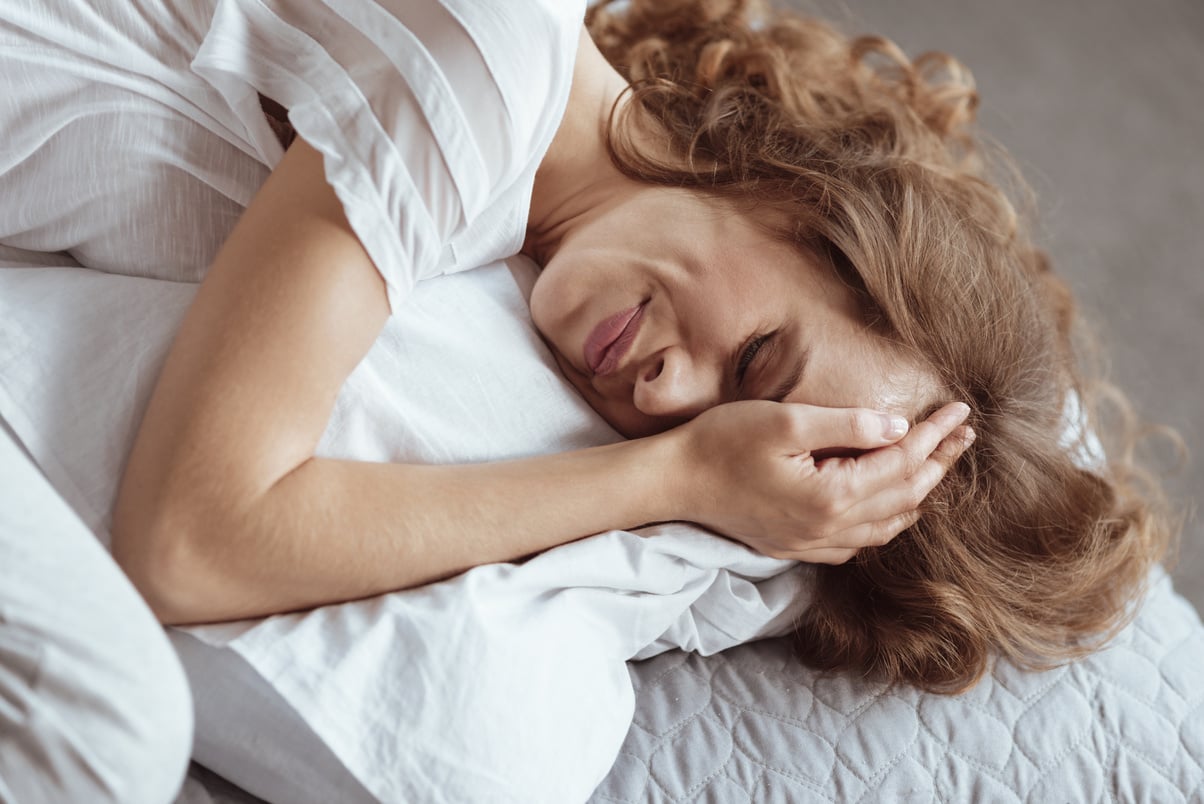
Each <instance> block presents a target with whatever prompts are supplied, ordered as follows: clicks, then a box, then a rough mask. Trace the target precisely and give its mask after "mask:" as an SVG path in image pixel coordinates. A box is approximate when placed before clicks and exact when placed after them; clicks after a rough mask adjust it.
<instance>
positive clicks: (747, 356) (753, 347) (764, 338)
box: [736, 330, 778, 386]
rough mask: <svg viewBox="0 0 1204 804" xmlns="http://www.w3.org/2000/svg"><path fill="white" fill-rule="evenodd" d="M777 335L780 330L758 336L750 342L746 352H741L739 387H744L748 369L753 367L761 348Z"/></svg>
mask: <svg viewBox="0 0 1204 804" xmlns="http://www.w3.org/2000/svg"><path fill="white" fill-rule="evenodd" d="M777 334H778V330H774V331H773V332H767V333H765V334H762V335H757V336H755V337H754V338H753V339H752V340H751V341H749V342H748V344H747V345H746V346H745V347H744V350H743V351H742V352H740V360H739V361H738V362H737V363H736V384H737V386H743V385H744V375H745V374H747V373H748V367H749V366H751V365H752V362H753V360H754V359H755V358H756V356H757V353H758V352H760V351H761V348H762V347H764V346H765V345H766V344H767V343H769V342H770V340H772V339H773V337H774V336H775V335H777Z"/></svg>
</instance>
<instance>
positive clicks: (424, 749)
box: [0, 258, 807, 803]
mask: <svg viewBox="0 0 1204 804" xmlns="http://www.w3.org/2000/svg"><path fill="white" fill-rule="evenodd" d="M510 269H513V270H510ZM534 273H535V267H534V265H533V264H532V263H531V262H529V261H528V260H525V259H523V258H515V259H513V260H511V261H510V265H509V268H508V266H507V265H506V264H495V265H492V266H488V267H485V268H482V269H478V270H475V271H469V272H464V273H458V274H454V275H449V276H445V277H441V278H438V279H435V280H431V281H428V282H423V283H420V284H419V285H418V286H417V288H416V289H415V291H414V294H413V296H412V298H411V299H410V301H409V302H407V304H406V306H405V307H404V308H402V310H401V311H399V312H400V313H401V314H399V315H395V316H393V317H392V318H391V319H390V321H389V323H388V325H387V326H386V329H385V331H384V333H383V334H382V336H381V338H380V339H379V340H378V342H377V343H376V345H375V346H374V347H373V349H372V350H371V351H370V352H369V354H368V355H367V357H366V358H365V359H364V361H363V363H361V365H360V366H359V367H358V368H357V369H356V370H355V372H353V373H352V375H351V377H350V378H349V379H348V381H347V383H346V385H345V386H344V388H343V389H342V392H341V393H340V396H339V398H338V400H337V402H336V407H335V412H334V414H333V416H332V418H331V421H330V424H329V427H328V428H327V431H326V433H325V435H324V436H323V439H322V441H321V444H320V446H319V453H320V454H323V455H329V456H341V457H349V458H360V459H366V460H382V461H385V460H393V461H403V460H410V461H439V462H453V461H481V460H496V459H501V458H507V457H517V456H520V455H530V454H536V453H543V452H552V451H557V450H563V449H571V448H574V447H579V446H587V445H591V444H598V443H606V442H610V441H614V440H616V439H617V436H616V435H615V433H614V432H613V431H612V430H611V429H610V428H609V427H608V426H607V425H606V424H605V423H604V422H602V421H601V419H600V418H598V417H597V415H596V414H595V413H594V412H593V411H592V410H590V408H589V407H588V406H587V405H586V404H585V403H584V402H583V401H582V400H581V399H580V397H579V396H577V395H576V393H575V392H574V391H573V390H572V388H571V386H570V385H569V384H568V383H567V382H566V381H565V380H564V379H563V378H562V377H561V376H560V374H559V371H558V370H557V368H556V364H555V360H554V358H553V357H552V356H551V354H550V352H548V351H547V349H546V347H544V345H543V344H542V342H541V341H540V339H539V337H538V335H537V333H536V332H535V330H534V327H533V325H532V324H531V321H530V318H529V315H528V313H527V308H526V300H525V298H524V289H529V287H530V285H531V283H532V281H533V279H534ZM516 277H517V278H518V279H519V280H520V281H519V282H517V283H516V281H515V279H516ZM194 290H195V288H194V287H193V286H191V285H187V284H181V283H169V282H162V281H156V280H151V279H145V278H132V277H123V276H112V275H105V274H100V273H98V272H95V271H87V270H81V269H71V268H30V269H19V268H9V269H5V270H0V365H2V366H4V367H5V370H4V372H3V375H2V376H3V379H2V381H0V416H3V417H4V418H5V419H6V420H8V421H9V422H10V423H11V424H12V425H13V427H14V429H16V430H17V431H18V433H19V434H20V435H21V437H22V438H23V440H25V442H26V443H27V444H28V445H29V447H30V450H31V452H33V454H34V457H35V458H36V459H37V460H38V461H39V463H40V464H41V465H42V466H43V467H44V469H45V471H46V472H47V474H48V475H49V476H50V478H51V480H52V482H53V483H54V484H55V486H56V487H58V488H59V489H60V490H61V491H62V493H63V494H64V496H65V497H67V498H68V499H69V500H70V501H71V502H72V504H73V505H75V506H76V507H77V509H78V510H80V511H81V512H82V513H83V514H84V517H85V519H86V520H88V522H89V524H90V525H92V526H93V527H94V528H95V529H96V530H97V532H98V534H100V535H102V536H103V535H104V532H105V528H106V526H107V517H108V509H109V506H110V505H111V502H112V499H113V495H114V494H115V491H116V484H117V481H118V479H119V477H120V472H121V467H122V465H123V463H124V459H125V454H126V451H127V450H128V447H129V443H130V440H131V439H132V436H133V433H134V430H135V427H136V424H137V421H138V419H139V417H140V412H141V410H142V409H143V407H144V405H145V403H146V401H147V397H148V395H149V393H150V390H151V387H152V384H153V379H154V377H155V376H156V374H157V371H158V366H159V364H160V363H161V361H162V359H163V357H164V355H165V352H166V348H167V345H168V342H169V340H170V336H171V333H172V332H174V329H175V326H176V324H177V322H178V320H179V317H180V315H181V314H182V312H183V311H184V310H185V309H186V307H187V304H188V302H189V301H190V300H191V297H192V294H193V292H194ZM38 335H40V337H35V336H38ZM533 503H534V501H533ZM498 527H499V528H505V527H513V525H512V524H511V523H505V522H499V523H498ZM447 538H449V539H454V538H456V535H455V534H454V533H449V534H447ZM805 580H806V575H805V570H803V569H802V568H800V567H798V565H794V564H792V563H790V562H784V561H778V560H774V559H769V558H766V557H764V556H759V555H757V554H755V553H753V552H751V551H749V550H747V549H746V548H744V547H743V546H741V545H738V544H736V543H734V542H730V541H728V540H725V539H721V538H719V537H716V536H714V535H711V534H709V533H706V532H704V531H702V530H700V529H698V528H694V527H690V526H687V525H680V524H670V525H663V526H658V527H655V528H649V529H646V530H643V531H640V532H639V533H628V532H617V531H616V532H611V533H606V534H601V535H598V536H593V537H590V538H588V539H584V540H581V541H579V542H575V543H572V544H568V545H564V546H562V547H559V548H557V549H554V550H551V551H548V552H546V553H544V554H542V555H539V556H537V557H535V558H533V559H531V560H529V561H527V562H526V563H524V564H521V565H515V564H500V565H489V566H484V567H479V568H477V569H475V570H472V571H471V572H468V573H466V574H464V575H461V576H459V577H457V578H453V579H451V580H448V581H446V582H443V583H439V584H435V585H432V586H429V587H424V588H421V589H415V590H411V591H406V592H400V593H394V594H389V595H383V596H380V597H377V598H373V599H370V600H365V601H359V602H355V603H348V604H343V605H338V606H328V607H325V608H322V609H318V610H316V611H313V612H308V613H304V614H290V615H284V616H277V617H270V618H268V619H266V620H263V621H256V622H241V623H231V624H225V625H217V626H208V627H202V628H195V629H189V630H190V632H191V633H192V634H193V635H195V636H197V637H199V638H201V639H203V640H205V641H207V642H208V643H210V644H212V645H215V646H228V647H229V648H230V649H232V650H234V651H236V652H237V653H239V654H240V655H241V656H242V657H243V658H244V659H245V660H246V662H247V663H249V664H250V665H251V666H252V667H253V668H254V669H255V670H256V671H257V672H258V673H259V674H260V675H261V676H262V677H263V678H264V679H266V680H267V681H268V683H269V684H271V685H272V686H273V687H274V688H275V690H276V692H277V693H279V695H280V696H281V697H282V698H283V699H284V700H285V701H287V703H288V705H289V706H291V707H292V708H293V709H294V710H295V711H296V712H297V713H298V714H300V716H301V717H302V718H303V719H304V720H305V722H306V723H307V724H308V726H309V728H310V729H312V731H313V732H314V733H315V734H317V735H318V736H319V738H320V739H321V740H322V741H323V742H324V743H325V744H326V745H327V746H328V747H329V748H330V749H331V751H332V752H333V753H334V755H335V756H336V757H337V758H338V759H339V760H340V761H341V762H342V763H343V764H344V765H345V766H346V767H347V768H348V770H349V771H350V772H351V773H352V775H354V776H355V778H356V779H357V780H358V781H359V782H360V783H361V784H362V785H363V786H364V787H365V788H366V789H367V790H369V791H370V792H371V793H372V794H373V795H375V796H377V797H379V798H381V799H382V800H385V801H516V802H519V801H521V802H539V801H548V802H558V803H559V802H568V801H580V800H584V799H585V798H586V797H588V795H589V793H590V792H591V790H592V789H593V787H594V786H595V785H596V784H597V783H598V782H599V781H600V780H601V779H602V778H603V776H604V775H605V773H606V771H607V770H608V769H609V768H610V766H611V764H612V763H613V761H614V758H615V754H616V752H617V751H618V748H619V746H620V745H621V743H622V740H623V737H624V735H625V734H626V732H627V729H628V726H629V725H630V721H631V714H632V700H633V698H632V689H631V682H630V680H629V677H628V673H627V668H626V664H625V663H626V660H628V659H631V658H636V657H644V656H648V655H652V654H655V653H657V652H660V651H662V650H665V649H668V648H669V647H675V646H676V647H683V648H687V649H690V650H696V651H699V652H702V653H713V652H715V651H719V650H722V649H724V648H727V647H729V646H731V645H734V644H738V643H740V642H744V641H747V640H750V639H755V638H757V637H759V636H764V635H768V634H778V633H783V632H784V631H786V630H788V628H789V624H790V622H791V620H792V619H793V617H794V616H795V615H796V614H797V613H798V611H799V610H800V608H801V607H802V606H803V605H805V604H806V599H807V598H806V588H805ZM189 671H190V674H196V673H204V672H205V668H203V667H201V668H197V667H190V668H189ZM231 733H232V734H234V733H237V730H236V729H233V728H232V729H231ZM201 739H207V740H212V739H221V735H216V736H215V735H199V736H198V740H201ZM233 781H235V782H237V783H243V784H245V786H248V787H252V788H253V789H257V791H258V792H260V794H261V795H263V794H264V791H263V790H262V788H256V787H255V786H254V784H251V783H247V780H244V779H239V778H235V779H233Z"/></svg>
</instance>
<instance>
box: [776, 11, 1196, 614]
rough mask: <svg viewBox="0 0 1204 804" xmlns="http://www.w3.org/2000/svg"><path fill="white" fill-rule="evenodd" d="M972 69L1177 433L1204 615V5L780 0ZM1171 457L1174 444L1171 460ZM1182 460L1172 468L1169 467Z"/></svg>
mask: <svg viewBox="0 0 1204 804" xmlns="http://www.w3.org/2000/svg"><path fill="white" fill-rule="evenodd" d="M783 4H788V5H790V6H791V7H794V8H799V9H803V10H810V11H816V10H818V12H819V15H820V16H823V17H825V18H827V19H830V20H833V21H836V22H837V23H838V24H839V25H840V27H841V28H842V29H843V30H845V31H846V32H847V33H878V34H882V35H885V36H887V37H889V38H891V39H893V40H894V41H895V42H897V43H898V44H899V45H900V46H901V47H903V48H904V50H906V51H907V52H908V53H909V54H910V55H912V56H915V55H918V54H919V53H921V52H923V51H925V50H943V51H946V52H949V53H952V54H953V55H955V56H956V57H958V58H959V59H960V60H961V61H962V62H964V63H965V64H966V65H967V66H968V67H969V68H970V70H971V71H972V72H973V73H974V76H975V79H976V80H977V83H978V88H979V92H980V95H981V99H982V106H981V118H980V119H981V122H982V125H983V128H984V129H985V130H986V131H987V132H988V133H990V134H991V135H992V136H993V137H994V138H995V139H996V140H998V141H1000V142H1001V143H1002V144H1003V145H1005V146H1006V147H1007V148H1008V149H1009V150H1010V151H1011V153H1012V154H1013V156H1014V157H1016V159H1017V160H1018V161H1019V163H1020V164H1021V166H1022V168H1023V170H1024V172H1025V174H1026V176H1027V178H1028V180H1029V182H1030V183H1032V184H1033V185H1034V186H1035V188H1036V190H1037V192H1038V195H1039V199H1040V208H1041V213H1042V214H1041V217H1042V220H1043V224H1044V229H1045V234H1044V237H1043V238H1042V243H1043V245H1045V246H1046V248H1047V249H1048V250H1049V251H1050V253H1051V254H1052V255H1053V258H1054V262H1055V266H1056V267H1057V269H1058V270H1059V271H1061V272H1062V273H1063V274H1064V275H1065V276H1066V277H1068V278H1069V280H1070V281H1071V284H1072V285H1073V287H1074V289H1075V291H1076V292H1077V293H1078V295H1079V298H1080V302H1081V305H1082V308H1083V310H1084V312H1085V314H1086V315H1087V316H1088V319H1089V320H1090V321H1091V322H1092V323H1093V324H1094V326H1095V328H1096V330H1097V331H1098V332H1099V334H1100V336H1101V337H1102V340H1103V342H1104V344H1105V349H1106V352H1107V354H1108V355H1109V357H1110V360H1111V365H1112V371H1111V376H1112V379H1113V380H1114V381H1115V382H1116V383H1117V384H1118V385H1120V386H1121V387H1122V388H1123V389H1124V390H1125V391H1126V392H1128V393H1129V394H1130V396H1131V398H1132V400H1133V401H1134V403H1135V404H1136V405H1137V408H1138V411H1139V412H1140V413H1141V414H1142V416H1143V417H1144V418H1145V419H1147V420H1149V421H1152V422H1158V423H1162V424H1166V425H1170V426H1171V427H1174V428H1175V429H1177V430H1178V432H1179V434H1180V435H1181V436H1182V438H1183V439H1184V441H1185V442H1186V444H1187V447H1188V450H1189V452H1190V459H1189V462H1188V464H1187V465H1186V467H1184V468H1183V469H1182V470H1180V471H1178V472H1177V473H1176V474H1173V475H1171V476H1169V477H1167V478H1166V487H1167V489H1168V491H1169V492H1170V493H1171V495H1172V498H1173V500H1174V501H1175V503H1176V504H1177V505H1178V507H1179V508H1180V509H1181V510H1183V511H1184V512H1185V515H1186V516H1187V517H1188V519H1187V523H1186V526H1185V530H1184V534H1183V543H1182V549H1181V551H1180V558H1179V562H1178V567H1177V569H1176V572H1175V577H1176V584H1177V586H1178V588H1179V590H1180V591H1181V592H1183V593H1184V594H1185V595H1186V596H1187V597H1188V598H1189V599H1191V600H1192V602H1193V603H1195V606H1196V609H1197V610H1198V611H1204V516H1200V515H1196V514H1194V512H1193V511H1192V509H1193V507H1195V506H1197V505H1198V502H1199V500H1200V499H1201V493H1202V492H1204V421H1201V416H1200V412H1201V408H1202V403H1201V400H1202V399H1204V357H1202V352H1201V344H1204V157H1202V155H1201V153H1200V151H1201V150H1204V3H1201V2H1199V0H1142V2H1137V0H1099V1H1098V2H1086V0H1082V1H1081V2H1059V1H1058V0H1012V1H1011V2H1007V1H1004V2H1001V0H907V1H906V2H901V1H899V0H860V1H859V2H853V1H852V0H850V1H849V2H843V3H841V2H834V1H833V0H783ZM1164 454H1165V451H1164ZM1172 462H1173V461H1169V460H1165V459H1163V460H1162V461H1161V463H1162V464H1169V463H1172Z"/></svg>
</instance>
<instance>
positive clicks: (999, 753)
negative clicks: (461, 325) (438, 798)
mask: <svg viewBox="0 0 1204 804" xmlns="http://www.w3.org/2000/svg"><path fill="white" fill-rule="evenodd" d="M1201 668H1204V632H1202V630H1201V626H1200V622H1199V619H1198V618H1197V616H1196V614H1195V612H1194V610H1193V609H1192V608H1191V606H1190V605H1189V604H1188V603H1187V602H1186V601H1184V600H1183V599H1182V598H1181V597H1179V596H1178V595H1176V594H1175V593H1174V591H1173V589H1172V588H1171V584H1170V581H1169V579H1167V578H1165V577H1161V578H1160V579H1159V580H1158V581H1157V582H1156V583H1155V584H1154V586H1153V588H1152V589H1151V593H1150V595H1149V597H1148V599H1147V600H1146V601H1145V603H1144V605H1143V607H1142V610H1141V613H1140V614H1139V615H1138V617H1137V619H1136V621H1135V622H1134V623H1133V625H1132V626H1131V627H1129V628H1128V629H1126V630H1125V632H1124V633H1123V634H1122V635H1121V636H1120V637H1119V638H1118V639H1117V640H1116V641H1115V642H1114V643H1113V644H1112V645H1111V646H1110V647H1109V648H1108V649H1107V650H1105V651H1102V652H1101V653H1098V654H1096V655H1094V656H1091V657H1089V658H1087V659H1086V660H1084V661H1081V662H1077V663H1075V664H1072V665H1070V666H1068V667H1065V668H1061V669H1058V670H1054V671H1050V672H1047V673H1038V674H1033V673H1025V672H1022V671H1019V670H1017V669H1016V668H1015V667H1012V666H1011V665H1008V664H1000V665H997V666H996V667H995V669H994V671H993V672H992V674H991V676H990V677H989V678H987V679H986V680H984V681H983V682H982V683H981V684H979V685H978V686H977V687H976V688H974V689H973V690H971V691H970V692H968V693H966V694H964V695H960V696H956V697H941V696H934V695H926V694H923V693H919V692H916V691H915V690H910V689H894V690H890V689H885V688H883V687H880V686H878V685H873V684H865V683H861V682H859V681H857V680H856V679H850V678H847V677H840V676H823V675H820V674H816V673H812V672H809V671H805V670H800V669H799V668H798V666H797V665H796V664H795V663H794V662H793V661H792V660H791V657H790V645H789V640H787V639H773V640H764V641H760V642H756V643H752V644H748V645H744V646H740V647H736V648H732V649H730V650H728V651H725V652H723V653H720V654H717V655H714V656H710V657H703V656H700V655H698V654H691V653H685V652H683V651H671V652H667V653H664V654H662V655H661V656H659V657H657V658H654V659H650V660H647V661H643V662H638V663H633V664H632V665H631V676H632V679H633V681H634V683H635V687H636V690H637V703H636V711H635V717H634V720H633V723H632V726H631V730H630V731H629V732H628V734H627V738H626V740H625V741H624V743H623V746H622V749H621V750H620V752H619V754H618V756H617V758H616V760H615V764H614V766H613V767H612V768H611V770H610V772H609V773H608V774H607V776H606V778H605V779H604V780H603V782H602V783H601V784H600V785H599V786H598V788H597V790H596V791H595V792H594V793H593V795H592V796H591V797H590V799H589V801H590V802H591V804H617V803H618V802H624V803H627V802H630V803H631V804H635V803H636V802H648V803H649V804H652V803H653V802H655V803H657V804H659V803H660V802H687V801H689V802H694V801H697V802H724V803H726V802H774V801H780V802H803V801H850V802H852V801H976V802H1012V801H1031V802H1050V801H1151V802H1180V801H1182V802H1197V801H1201V800H1204V769H1202V767H1201V763H1202V761H1204V709H1202V706H1204V686H1202V685H1201V683H1200V682H1201V672H1204V671H1202V670H1201ZM198 692H199V694H200V696H201V697H200V699H199V704H200V705H201V707H202V708H201V709H200V710H199V711H198V716H199V717H200V722H201V723H202V724H204V723H205V722H206V719H207V717H208V718H209V719H212V718H213V717H215V713H216V712H217V711H220V710H221V709H222V708H223V699H222V698H220V696H221V695H222V693H220V692H219V691H218V690H216V689H214V688H213V687H212V686H211V687H208V688H204V687H202V688H199V689H198ZM226 694H230V697H228V698H225V699H224V700H225V704H224V706H225V708H226V709H229V707H230V702H231V701H233V700H236V699H235V698H234V697H233V695H232V694H231V693H226ZM209 696H212V697H209ZM241 700H243V701H244V702H245V700H246V699H245V698H244V699H241ZM208 707H212V708H211V709H208V714H207V711H206V709H207V708H208ZM294 725H295V724H294ZM202 728H204V726H202ZM248 739H252V738H250V737H248ZM265 748H266V747H265ZM268 750H270V749H268ZM329 760H330V757H329V755H328V754H326V753H324V752H323V750H322V747H321V745H320V744H318V745H312V746H310V753H308V754H307V756H306V761H307V762H315V763H317V764H318V765H319V766H321V767H323V768H324V771H325V774H324V777H323V778H324V779H325V780H326V781H327V782H328V783H329V785H330V792H331V793H332V794H333V795H334V797H333V798H326V799H325V800H327V801H330V800H344V801H354V800H358V799H356V798H355V797H354V795H348V794H347V791H348V790H356V784H355V780H354V779H351V778H349V777H348V776H347V774H346V772H345V770H344V769H342V768H341V767H339V766H337V765H336V766H331V767H326V763H327V762H329ZM357 792H358V791H357ZM256 800H258V799H256V798H255V797H254V796H252V795H250V794H249V793H247V792H246V791H245V790H241V789H238V788H236V787H234V786H232V785H231V784H230V783H229V782H227V781H226V780H225V779H223V778H222V777H220V776H217V775H216V774H214V773H212V772H211V771H209V770H207V769H205V768H203V767H201V766H194V767H193V769H192V770H191V772H190V773H189V778H188V780H187V782H186V785H185V788H184V790H183V791H182V792H181V795H180V799H179V802H180V804H209V803H210V802H212V804H227V803H228V804H245V803H246V802H252V801H256ZM279 800H282V801H283V800H288V801H301V800H314V801H317V800H322V799H320V798H311V799H303V798H286V799H279ZM366 800H370V799H366Z"/></svg>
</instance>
